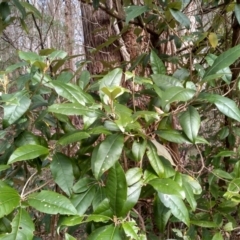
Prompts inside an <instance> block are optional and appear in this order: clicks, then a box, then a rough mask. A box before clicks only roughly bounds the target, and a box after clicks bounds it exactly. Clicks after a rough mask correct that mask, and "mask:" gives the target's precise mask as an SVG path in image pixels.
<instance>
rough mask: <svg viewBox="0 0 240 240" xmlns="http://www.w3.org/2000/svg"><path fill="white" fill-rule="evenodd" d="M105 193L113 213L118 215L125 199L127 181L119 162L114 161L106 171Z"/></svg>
mask: <svg viewBox="0 0 240 240" xmlns="http://www.w3.org/2000/svg"><path fill="white" fill-rule="evenodd" d="M106 195H107V196H108V198H109V203H110V206H111V208H112V209H113V213H114V215H116V216H118V217H119V216H120V215H121V211H122V208H123V206H124V203H125V201H126V199H127V181H126V177H125V173H124V171H123V169H122V166H121V164H120V163H119V162H116V164H115V165H114V166H113V167H112V168H111V169H110V170H109V172H108V178H107V183H106Z"/></svg>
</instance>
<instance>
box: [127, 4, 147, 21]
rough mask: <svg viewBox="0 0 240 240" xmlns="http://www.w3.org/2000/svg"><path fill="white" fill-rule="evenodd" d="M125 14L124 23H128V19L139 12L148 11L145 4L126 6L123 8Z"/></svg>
mask: <svg viewBox="0 0 240 240" xmlns="http://www.w3.org/2000/svg"><path fill="white" fill-rule="evenodd" d="M124 10H125V14H126V24H128V23H129V21H130V20H132V19H134V18H136V17H138V16H140V15H141V14H143V13H145V12H146V11H148V7H147V6H135V5H133V6H128V7H125V8H124Z"/></svg>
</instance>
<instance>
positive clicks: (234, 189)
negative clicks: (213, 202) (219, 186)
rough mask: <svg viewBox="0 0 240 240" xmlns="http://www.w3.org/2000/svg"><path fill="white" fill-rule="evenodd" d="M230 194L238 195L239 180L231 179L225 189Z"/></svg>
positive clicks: (239, 190)
mask: <svg viewBox="0 0 240 240" xmlns="http://www.w3.org/2000/svg"><path fill="white" fill-rule="evenodd" d="M227 190H228V192H230V193H239V192H240V178H235V179H233V180H232V181H231V182H230V183H229V185H228V188H227Z"/></svg>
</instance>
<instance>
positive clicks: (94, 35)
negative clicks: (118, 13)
mask: <svg viewBox="0 0 240 240" xmlns="http://www.w3.org/2000/svg"><path fill="white" fill-rule="evenodd" d="M81 10H82V17H83V32H84V43H85V52H86V58H87V60H90V61H91V63H89V64H88V70H89V72H90V73H91V74H93V75H94V74H99V73H102V72H103V70H104V71H106V70H108V69H111V68H113V67H115V66H119V63H120V62H121V61H122V57H121V54H120V50H119V45H118V42H117V40H116V41H114V42H113V43H112V44H106V45H107V46H105V47H103V48H101V49H100V48H99V50H98V47H99V46H101V45H102V44H104V43H106V42H107V41H109V38H111V37H115V36H116V34H115V31H114V28H113V24H112V23H111V20H110V17H109V15H108V14H106V13H105V12H104V11H103V10H101V9H98V10H94V8H93V6H91V5H89V4H85V3H82V4H81Z"/></svg>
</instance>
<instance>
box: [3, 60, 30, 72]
mask: <svg viewBox="0 0 240 240" xmlns="http://www.w3.org/2000/svg"><path fill="white" fill-rule="evenodd" d="M24 66H27V63H26V62H19V63H16V64H13V65H10V66H8V67H7V68H6V69H5V72H6V73H10V72H13V71H14V70H16V69H18V68H21V67H24Z"/></svg>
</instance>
